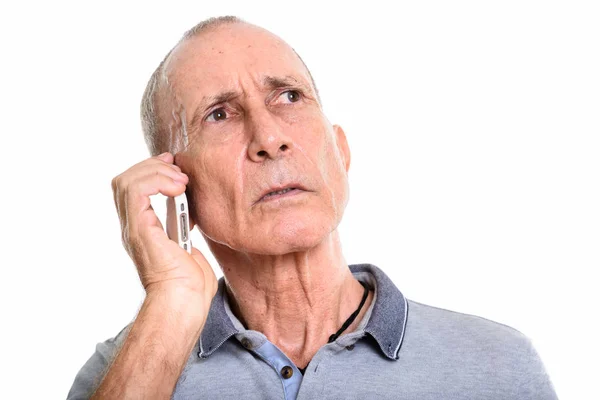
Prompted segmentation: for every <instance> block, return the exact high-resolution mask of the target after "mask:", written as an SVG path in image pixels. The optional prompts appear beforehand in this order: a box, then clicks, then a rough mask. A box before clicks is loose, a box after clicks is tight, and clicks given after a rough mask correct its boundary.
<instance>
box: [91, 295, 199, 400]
mask: <svg viewBox="0 0 600 400" xmlns="http://www.w3.org/2000/svg"><path fill="white" fill-rule="evenodd" d="M202 301H203V300H202V299H201V298H199V297H198V296H196V295H191V294H189V295H188V294H185V295H183V296H182V295H174V294H172V293H170V292H168V291H162V292H158V293H154V292H153V293H151V294H149V295H148V296H147V297H146V299H145V300H144V303H143V305H142V308H141V309H140V312H139V314H138V316H137V318H136V320H135V322H134V323H133V326H132V327H131V330H130V332H129V334H128V336H127V339H126V340H125V342H124V343H123V346H122V347H121V349H120V350H119V351H118V354H117V356H116V358H115V360H114V362H113V363H112V365H111V366H110V369H109V370H108V372H107V374H106V376H105V377H104V379H103V380H102V382H101V384H100V386H99V387H98V389H97V390H96V392H95V394H94V395H93V396H92V397H91V398H92V399H105V398H119V399H128V398H144V399H147V398H161V399H162V398H165V399H168V398H170V396H171V393H172V392H173V390H174V388H175V385H176V383H177V380H178V379H179V375H180V374H181V371H182V370H183V367H184V366H185V364H186V361H187V359H188V357H189V355H190V352H191V350H192V348H193V346H194V344H195V343H196V341H197V340H198V337H199V336H200V332H201V330H202V327H203V325H204V321H203V318H199V317H201V315H200V314H199V313H198V312H197V311H196V309H197V308H198V306H197V305H198V304H201V302H202Z"/></svg>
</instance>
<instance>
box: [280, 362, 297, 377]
mask: <svg viewBox="0 0 600 400" xmlns="http://www.w3.org/2000/svg"><path fill="white" fill-rule="evenodd" d="M293 374H294V370H293V369H292V367H290V366H289V365H286V366H285V367H283V368H281V376H283V378H284V379H289V378H291V377H292V375H293Z"/></svg>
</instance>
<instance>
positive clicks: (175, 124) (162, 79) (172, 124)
mask: <svg viewBox="0 0 600 400" xmlns="http://www.w3.org/2000/svg"><path fill="white" fill-rule="evenodd" d="M231 23H246V21H244V20H243V19H241V18H238V17H235V16H232V15H227V16H221V17H212V18H208V19H206V20H204V21H202V22H200V23H198V24H196V25H195V26H194V27H193V28H191V29H189V30H187V31H186V32H185V33H184V34H183V36H182V37H181V39H179V41H178V42H177V44H176V45H175V46H173V48H172V49H171V50H169V52H168V53H167V55H166V56H165V57H164V58H163V60H162V61H161V62H160V64H159V65H158V67H157V68H156V70H155V71H154V72H153V73H152V76H150V80H149V81H148V84H147V85H146V90H144V95H143V96H142V102H141V105H140V118H141V120H142V131H143V133H144V140H145V141H146V146H147V147H148V150H149V152H150V154H151V155H152V156H155V155H158V154H161V153H164V152H166V151H171V152H173V148H172V147H173V144H174V142H175V141H178V142H179V141H180V140H183V137H184V136H186V134H185V132H186V126H185V124H186V122H185V119H183V120H182V118H181V115H182V114H183V112H179V113H176V112H174V111H173V112H171V115H170V116H165V115H164V113H165V112H166V110H164V108H165V103H166V102H167V100H171V101H174V102H175V103H176V107H175V108H176V109H179V110H180V111H181V110H182V108H183V106H182V105H181V103H180V102H179V101H178V100H177V98H176V96H175V93H174V90H173V88H172V87H171V84H170V82H169V81H168V78H167V76H166V74H165V64H166V62H167V60H168V59H169V56H170V55H171V53H172V52H173V50H174V49H175V48H176V47H177V46H178V45H179V44H180V43H182V42H184V41H185V40H188V39H190V38H192V37H195V36H196V35H198V34H200V33H202V32H203V31H205V30H207V29H209V28H214V27H218V26H220V25H223V24H231ZM292 50H293V51H294V53H295V54H296V55H297V56H298V58H299V59H300V61H301V62H302V64H303V65H304V67H305V68H306V70H307V71H308V75H309V76H310V80H311V83H312V85H313V89H314V90H315V94H316V96H317V101H318V102H319V104H321V99H320V97H319V92H318V90H317V85H316V84H315V81H314V79H313V77H312V74H311V73H310V70H309V69H308V67H307V66H306V64H305V63H304V61H303V60H302V58H301V57H300V55H299V54H298V53H297V52H296V50H294V49H293V48H292ZM165 89H166V91H167V93H168V94H169V95H170V96H171V99H165V98H164V97H165V96H164V94H167V93H164V92H165ZM161 94H163V96H161ZM183 116H184V114H183ZM167 132H168V133H169V136H167V135H166V133H167ZM174 136H176V137H174Z"/></svg>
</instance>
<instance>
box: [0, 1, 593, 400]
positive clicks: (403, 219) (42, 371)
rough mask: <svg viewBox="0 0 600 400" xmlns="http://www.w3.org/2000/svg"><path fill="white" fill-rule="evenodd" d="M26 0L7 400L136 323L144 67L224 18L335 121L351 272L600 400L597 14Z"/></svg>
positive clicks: (4, 20)
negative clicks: (345, 175) (485, 326)
mask: <svg viewBox="0 0 600 400" xmlns="http://www.w3.org/2000/svg"><path fill="white" fill-rule="evenodd" d="M16 3H17V2H15V3H13V4H16ZM391 3H392V2H390V4H391ZM18 4H19V5H18V6H16V5H3V6H2V9H1V10H0V15H1V17H0V18H1V20H0V22H1V23H0V30H1V32H0V33H1V35H0V37H1V38H0V40H1V41H2V43H1V45H2V47H1V49H2V53H1V55H0V57H2V59H1V63H0V64H1V65H0V68H1V78H2V87H1V89H0V92H1V93H0V96H2V97H1V99H0V100H1V102H2V103H1V108H0V110H1V120H0V123H1V125H0V126H1V129H2V141H3V144H4V145H3V152H2V156H1V157H0V163H1V166H0V167H1V169H0V171H1V174H2V180H1V186H0V187H1V188H2V189H1V190H2V196H1V200H0V201H1V202H2V203H1V208H0V210H1V211H2V213H3V222H4V223H3V227H4V229H2V233H1V235H2V240H1V242H0V243H1V246H2V248H1V250H2V251H1V254H2V258H1V259H0V263H1V265H2V278H1V284H2V290H1V291H0V296H1V299H0V300H1V302H0V307H2V310H1V315H2V331H1V335H2V338H1V339H2V348H3V349H2V357H1V359H0V360H1V361H0V363H1V364H2V371H3V373H2V375H3V379H2V381H3V383H2V385H1V387H0V397H1V398H64V397H66V394H67V392H68V390H69V388H70V386H71V384H72V382H73V379H74V377H75V375H76V373H77V372H78V371H79V369H80V368H81V366H82V365H83V364H84V363H85V361H86V360H87V359H88V358H89V357H90V356H91V354H92V353H93V351H94V348H95V344H96V343H97V342H100V341H104V340H106V339H108V338H110V337H112V336H114V335H115V334H116V333H118V332H119V331H120V330H121V328H123V327H124V326H125V325H126V324H127V323H129V322H130V321H131V320H132V319H133V318H134V317H135V315H136V313H137V311H138V309H139V306H140V305H141V302H142V300H143V291H142V289H141V285H140V284H139V282H138V278H137V274H136V272H135V268H134V266H133V264H132V263H131V261H130V259H129V258H128V256H127V254H126V253H125V251H124V250H123V248H122V246H121V239H120V230H119V223H118V219H117V215H116V212H115V210H114V205H113V199H112V192H111V188H110V181H111V179H112V178H113V177H114V176H115V175H117V174H119V173H121V172H122V171H124V170H125V169H127V168H128V167H130V166H131V165H133V164H134V163H137V162H139V161H141V160H142V159H144V158H146V157H148V155H147V150H146V148H145V145H144V142H143V139H142V134H141V128H140V122H139V117H138V115H139V102H140V99H141V96H142V92H143V90H144V88H145V85H146V83H147V81H148V79H149V77H150V74H151V73H152V71H153V70H154V69H155V68H156V66H157V65H158V63H159V61H160V60H161V59H162V57H163V56H164V55H165V54H166V53H167V51H168V50H169V49H170V48H171V47H172V46H173V45H174V44H175V42H176V41H177V40H178V39H179V37H180V35H181V34H182V33H183V32H184V31H185V30H186V29H188V28H190V27H191V26H193V25H194V24H195V23H197V22H199V21H200V20H203V19H205V18H207V17H210V16H218V15H225V14H235V15H237V16H239V17H242V18H245V19H247V20H248V21H250V22H252V23H255V24H258V25H261V26H263V27H265V28H267V29H269V30H271V31H273V32H274V33H276V34H278V35H279V36H281V37H282V38H283V39H285V40H286V41H288V43H290V44H291V45H292V46H293V47H294V48H295V49H296V50H297V51H298V52H299V54H301V55H302V57H303V59H304V60H305V62H306V63H307V65H308V66H309V68H310V69H311V71H312V73H313V76H314V78H315V80H316V82H317V86H318V87H319V89H320V92H321V96H322V99H323V102H324V107H325V112H326V114H327V115H328V117H329V119H330V120H331V121H332V122H333V123H339V124H341V125H342V126H343V127H344V128H345V131H346V133H347V136H348V139H349V142H350V147H351V151H352V164H351V167H350V190H351V194H350V202H349V205H348V208H347V210H346V214H345V217H344V220H343V222H342V224H341V226H340V231H341V235H342V240H343V242H342V243H343V246H344V253H345V256H346V259H347V261H348V262H349V263H361V262H369V263H373V264H375V265H377V266H379V267H380V268H382V269H383V270H384V271H385V272H386V273H387V274H388V275H389V276H390V277H391V278H392V280H393V281H394V282H395V283H396V285H397V286H398V287H399V289H400V290H401V291H402V292H403V293H404V294H405V295H406V296H407V297H408V298H410V299H412V300H416V301H419V302H423V303H426V304H430V305H434V306H438V307H442V308H446V309H450V310H455V311H460V312H463V313H469V314H475V315H479V316H483V317H485V318H488V319H491V320H494V321H498V322H501V323H504V324H507V325H510V326H512V327H514V328H516V329H518V330H520V331H521V332H523V333H525V334H526V335H527V336H529V337H530V338H531V339H532V340H533V343H534V345H535V346H536V348H537V350H538V352H539V353H540V355H541V357H542V360H543V361H544V363H545V365H546V368H547V370H548V372H549V374H550V376H551V378H552V381H553V383H554V385H555V387H556V390H557V392H558V394H559V396H560V397H561V398H563V399H590V398H598V397H597V396H598V389H597V378H598V373H599V372H600V371H599V369H598V359H600V349H599V346H598V344H597V340H598V337H600V329H599V326H598V314H599V312H598V311H597V308H598V306H599V296H598V291H597V290H598V289H597V287H598V283H599V281H598V279H597V278H596V272H597V270H598V267H599V266H600V251H599V239H600V228H599V227H600V213H599V207H598V205H599V204H600V190H599V178H600V161H599V160H600V157H599V153H600V139H599V134H600V118H599V110H600V79H599V77H600V73H599V71H600V57H599V51H600V29H599V24H598V21H599V20H600V13H599V10H598V6H597V4H598V3H597V2H592V1H589V2H582V1H561V2H559V1H502V2H500V1H496V2H491V1H452V2H448V1H420V2H407V3H400V4H398V5H395V6H394V7H391V6H390V4H388V3H387V2H380V1H373V0H370V1H368V2H365V3H364V4H363V5H360V6H349V5H347V3H342V2H340V3H339V4H337V5H330V4H333V3H330V2H325V1H319V2H315V3H310V2H296V3H292V2H282V1H277V2H272V3H266V2H257V1H252V2H246V1H228V2H227V5H219V2H205V1H202V2H201V1H194V2H177V1H168V2H166V1H165V2H162V3H159V2H143V3H142V2H140V3H124V2H106V1H105V2H101V3H100V2H96V3H91V2H73V3H66V2H56V1H55V2H38V3H26V2H20V3H18ZM394 4H396V3H394ZM15 7H16V8H15ZM192 240H193V241H194V243H195V244H196V245H198V246H199V247H200V249H201V250H206V247H205V244H204V242H203V241H202V239H201V236H200V235H199V234H198V232H194V234H193V236H192ZM207 255H208V256H209V260H210V261H212V262H213V266H214V268H215V269H216V272H217V276H218V277H220V276H222V274H221V271H220V270H219V269H218V266H217V265H216V263H214V261H213V258H212V257H210V255H209V254H207Z"/></svg>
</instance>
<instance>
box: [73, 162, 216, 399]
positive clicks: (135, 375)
mask: <svg viewBox="0 0 600 400" xmlns="http://www.w3.org/2000/svg"><path fill="white" fill-rule="evenodd" d="M187 182H188V177H187V175H185V174H183V173H182V172H181V170H180V168H179V167H177V166H176V165H174V164H173V156H172V154H170V153H164V154H161V155H159V156H156V157H151V158H149V159H147V160H144V161H142V162H140V163H138V164H136V165H134V166H133V167H131V168H129V169H128V170H127V171H125V172H124V173H122V174H120V175H118V176H117V177H115V178H114V179H113V181H112V188H113V195H114V201H115V206H116V208H117V213H118V214H119V219H120V222H121V239H122V241H123V246H124V247H125V249H126V250H127V253H128V254H129V256H130V257H131V259H132V260H133V262H134V264H135V266H136V268H137V272H138V275H139V277H140V280H141V283H142V286H143V287H144V289H145V291H146V298H145V300H144V303H143V304H142V307H141V309H140V312H139V313H138V316H137V318H136V319H135V321H134V322H133V324H132V326H131V329H130V330H129V331H128V332H127V334H123V335H119V336H120V341H119V342H120V343H122V346H118V345H117V343H115V342H117V340H115V341H114V342H112V343H110V344H109V345H107V346H103V345H99V346H98V351H97V352H96V353H95V354H94V355H93V356H92V358H90V360H89V361H88V362H87V363H86V365H85V366H84V367H83V368H82V370H81V371H80V372H79V374H78V376H77V378H76V379H75V383H74V385H73V388H72V389H71V392H70V393H69V399H73V398H81V397H82V396H89V394H90V392H92V391H93V390H94V388H95V387H96V386H98V381H100V380H101V382H100V385H99V387H98V388H97V390H96V392H95V394H94V396H93V398H95V399H98V398H119V399H121V398H127V399H129V398H144V399H145V398H169V397H170V395H171V393H172V392H173V390H174V388H175V385H176V383H177V381H178V378H179V375H180V374H181V371H182V370H183V367H184V366H185V363H186V361H187V359H188V358H189V354H190V351H191V349H192V347H193V345H194V342H195V341H196V340H197V339H198V337H199V336H200V332H201V331H202V328H203V327H204V324H205V322H206V318H207V316H208V311H209V309H210V304H211V302H212V299H213V297H214V295H215V294H216V292H217V289H218V282H217V279H216V276H215V274H214V272H213V270H212V267H211V266H210V264H209V263H208V262H207V261H206V259H205V258H204V256H203V255H202V253H201V252H200V251H199V250H198V249H196V248H195V247H192V249H191V254H188V252H187V251H185V250H184V249H182V248H180V247H179V245H178V244H177V243H176V242H174V241H173V240H170V239H169V238H168V236H167V234H166V233H165V231H164V228H163V226H162V223H161V222H160V220H159V219H158V218H157V216H156V214H155V213H154V210H153V208H152V205H151V202H150V196H152V195H155V194H158V193H162V194H163V195H165V196H168V197H174V196H177V195H180V194H181V193H183V192H184V191H185V185H186V184H187ZM168 218H169V216H168V215H167V219H168ZM192 228H193V221H192V220H191V219H190V230H191V229H192ZM122 333H123V332H122ZM109 342H110V341H109ZM107 367H108V369H107ZM103 371H106V373H105V375H104V376H103V378H102V375H103V374H104V372H103ZM84 398H86V397H84Z"/></svg>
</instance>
